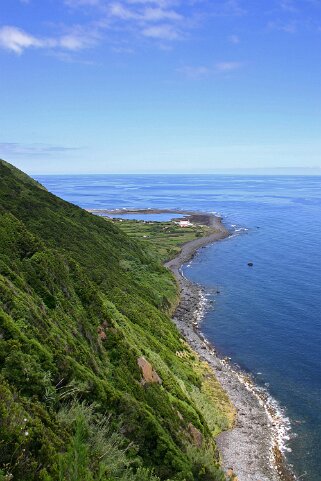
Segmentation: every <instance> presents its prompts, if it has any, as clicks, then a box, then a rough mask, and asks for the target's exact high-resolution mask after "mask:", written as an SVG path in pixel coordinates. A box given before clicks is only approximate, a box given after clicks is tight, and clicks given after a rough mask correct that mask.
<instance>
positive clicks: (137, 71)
mask: <svg viewBox="0 0 321 481" xmlns="http://www.w3.org/2000/svg"><path fill="white" fill-rule="evenodd" d="M320 47H321V0H267V1H265V0H260V1H258V0H256V1H254V0H247V1H245V0H185V1H182V0H119V1H117V0H116V1H108V0H1V6H0V72H1V73H0V105H1V121H0V122H1V123H0V157H2V158H5V159H6V160H8V161H10V162H12V163H14V164H15V165H17V166H18V167H20V168H22V169H23V170H25V171H27V172H29V173H109V172H111V173H113V172H115V173H116V172H117V173H118V172H128V173H130V172H212V171H228V172H230V171H231V172H232V171H233V172H234V171H239V170H242V169H245V170H244V171H245V172H251V171H254V170H255V169H262V172H263V171H264V172H282V173H283V172H293V173H296V172H306V173H321V48H320Z"/></svg>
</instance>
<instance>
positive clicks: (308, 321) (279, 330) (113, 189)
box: [37, 175, 321, 481]
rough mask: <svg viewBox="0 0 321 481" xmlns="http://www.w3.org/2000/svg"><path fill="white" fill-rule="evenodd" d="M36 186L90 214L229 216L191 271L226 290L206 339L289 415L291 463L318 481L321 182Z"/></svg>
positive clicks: (96, 180)
mask: <svg viewBox="0 0 321 481" xmlns="http://www.w3.org/2000/svg"><path fill="white" fill-rule="evenodd" d="M37 180H39V181H40V182H41V183H43V184H44V185H45V186H46V187H47V188H48V189H49V190H50V191H51V192H53V193H55V194H57V195H59V196H60V197H62V198H64V199H66V200H68V201H70V202H73V203H75V204H77V205H80V206H81V207H85V208H125V207H127V208H146V207H154V208H157V207H158V208H169V209H176V208H181V209H195V210H204V211H209V212H213V211H214V212H220V213H221V214H222V215H223V217H224V221H225V223H226V225H227V226H229V227H230V228H231V229H232V230H233V231H234V232H235V235H234V236H232V237H230V238H229V239H226V240H224V241H221V242H219V243H216V244H214V245H211V246H208V247H206V248H204V249H202V250H201V251H200V252H199V253H198V255H197V256H196V257H195V258H194V260H193V262H192V263H191V265H190V267H188V266H185V273H186V275H187V276H188V277H190V278H191V279H192V280H194V281H196V282H198V283H200V284H202V285H204V286H205V287H206V288H208V290H209V292H213V288H215V290H219V291H220V294H219V295H215V297H213V301H214V304H213V305H214V308H213V309H211V310H210V311H208V312H207V314H206V316H205V319H204V321H203V323H202V330H203V332H204V333H205V335H206V337H207V338H208V339H210V340H211V341H212V342H213V344H214V345H215V346H216V348H217V349H218V351H219V352H220V353H221V354H222V355H223V356H229V357H231V358H232V360H233V361H234V362H235V363H237V364H238V365H239V366H240V367H241V368H242V369H244V370H246V371H249V372H251V373H252V374H253V375H254V377H255V380H256V382H257V383H258V384H259V385H261V386H266V387H267V388H268V390H269V392H270V393H271V395H272V396H274V397H275V398H276V399H277V401H278V402H279V403H280V405H281V406H282V407H284V408H285V412H286V415H287V416H289V418H290V419H291V424H292V433H295V434H296V436H295V437H294V436H291V439H290V440H289V442H288V447H289V448H290V449H291V450H292V452H289V453H288V455H287V456H288V459H289V462H290V463H292V464H293V466H294V469H295V471H296V473H297V474H298V475H299V476H301V475H302V478H301V479H305V480H309V481H319V480H320V474H319V473H320V459H319V457H320V452H321V177H302V176H300V177H299V176H292V177H287V176H279V177H276V176H275V177H273V176H270V177H259V176H251V177H243V176H224V175H220V176H214V175H185V176H184V175H158V176H154V175H145V176H144V175H110V176H108V175H92V176H38V177H37ZM232 226H233V227H232ZM244 229H247V230H244ZM248 262H253V264H254V265H253V267H252V268H251V267H249V266H248V265H247V264H248ZM216 288H218V289H216ZM213 296H214V295H213Z"/></svg>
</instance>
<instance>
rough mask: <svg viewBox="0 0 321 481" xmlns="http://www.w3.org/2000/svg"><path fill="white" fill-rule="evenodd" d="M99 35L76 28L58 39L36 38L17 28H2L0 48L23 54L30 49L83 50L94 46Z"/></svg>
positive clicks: (0, 29)
mask: <svg viewBox="0 0 321 481" xmlns="http://www.w3.org/2000/svg"><path fill="white" fill-rule="evenodd" d="M96 38H97V33H96V34H95V33H94V32H92V33H91V34H88V33H87V32H85V31H83V30H82V29H81V28H80V27H74V28H73V29H72V30H71V31H70V32H69V33H67V34H65V35H61V36H60V37H57V38H50V37H36V36H34V35H31V34H30V33H28V32H25V31H24V30H22V29H20V28H18V27H15V26H8V25H7V26H4V27H1V28H0V48H2V49H5V50H9V51H11V52H14V53H16V54H18V55H19V54H21V53H22V52H23V51H24V50H26V49H28V48H38V49H39V48H42V49H62V50H70V51H76V50H82V49H84V48H88V47H90V46H91V45H93V44H94V43H95V41H96Z"/></svg>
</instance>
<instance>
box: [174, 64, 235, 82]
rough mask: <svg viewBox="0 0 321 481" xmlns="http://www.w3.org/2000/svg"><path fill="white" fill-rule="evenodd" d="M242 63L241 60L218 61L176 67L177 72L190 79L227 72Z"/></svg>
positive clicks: (232, 70)
mask: <svg viewBox="0 0 321 481" xmlns="http://www.w3.org/2000/svg"><path fill="white" fill-rule="evenodd" d="M242 65H243V64H242V63H241V62H218V63H216V64H215V65H211V66H206V65H199V66H190V65H185V66H184V67H181V68H180V69H178V72H180V73H182V74H183V75H185V76H186V77H188V78H191V79H200V78H204V77H208V76H211V75H221V74H228V73H231V72H234V71H236V70H238V69H240V68H241V67H242Z"/></svg>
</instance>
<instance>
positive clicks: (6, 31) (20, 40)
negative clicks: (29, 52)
mask: <svg viewBox="0 0 321 481" xmlns="http://www.w3.org/2000/svg"><path fill="white" fill-rule="evenodd" d="M43 46H44V41H43V40H40V39H38V38H36V37H34V36H33V35H30V34H28V33H26V32H24V31H23V30H20V29H19V28H17V27H11V26H4V27H2V28H1V29H0V47H2V48H4V49H7V50H11V51H12V52H15V53H17V54H20V53H22V52H23V50H25V49H26V48H31V47H35V48H41V47H43Z"/></svg>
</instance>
